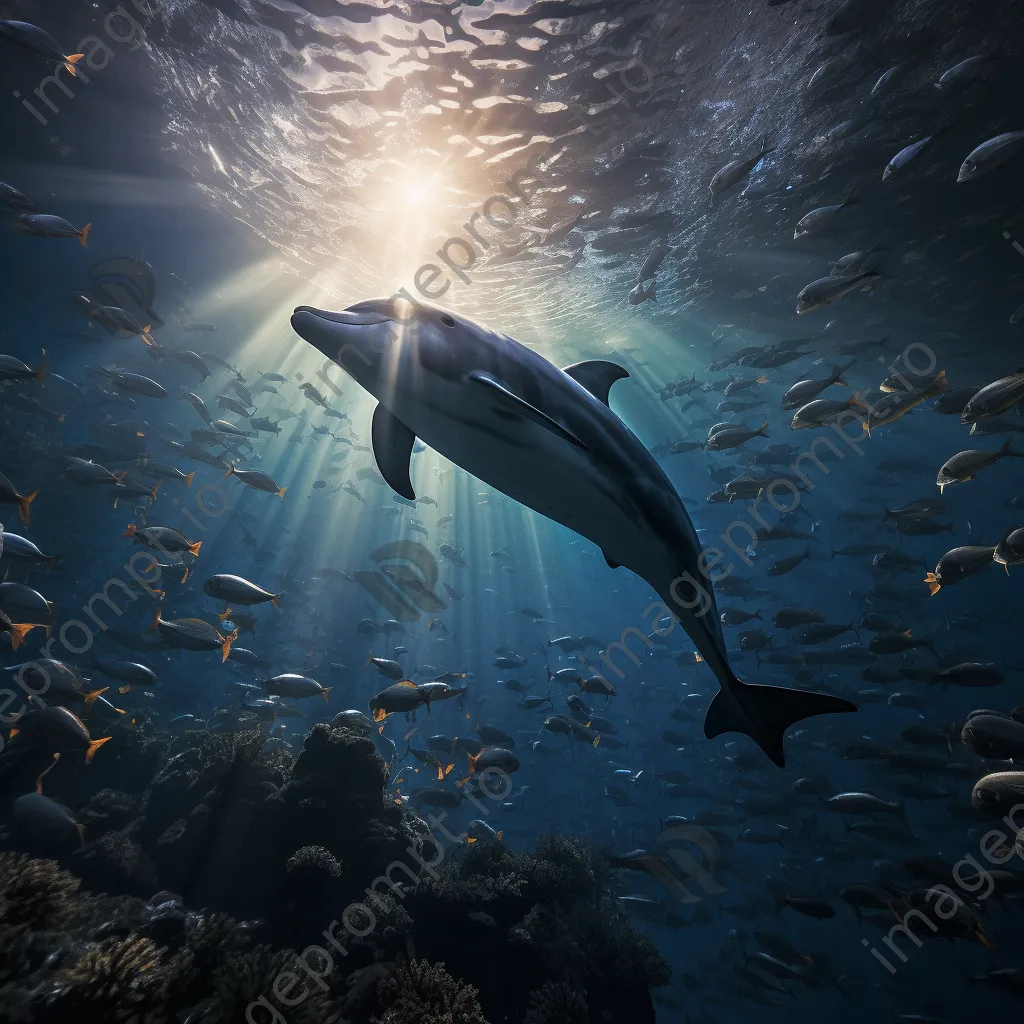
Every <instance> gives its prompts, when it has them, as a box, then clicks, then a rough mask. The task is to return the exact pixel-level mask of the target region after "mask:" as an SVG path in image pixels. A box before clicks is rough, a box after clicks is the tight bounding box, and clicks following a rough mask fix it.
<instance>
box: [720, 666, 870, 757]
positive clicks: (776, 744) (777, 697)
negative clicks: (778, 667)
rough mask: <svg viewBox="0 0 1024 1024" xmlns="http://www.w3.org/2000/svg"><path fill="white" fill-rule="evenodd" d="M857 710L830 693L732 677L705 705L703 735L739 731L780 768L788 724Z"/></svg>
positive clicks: (783, 755) (854, 706)
mask: <svg viewBox="0 0 1024 1024" xmlns="http://www.w3.org/2000/svg"><path fill="white" fill-rule="evenodd" d="M856 710H857V705H856V704H852V703H850V701H848V700H844V699H843V698H842V697H834V696H832V694H830V693H815V692H814V691H812V690H791V689H789V688H788V687H785V686H759V685H756V684H754V683H744V682H742V681H741V680H739V679H737V678H736V677H735V676H733V677H732V679H731V680H729V682H728V683H727V684H726V685H723V686H722V689H721V690H719V692H718V693H717V694H716V695H715V699H714V700H713V701H712V702H711V705H710V706H709V707H708V711H707V715H706V716H705V717H704V735H705V736H706V737H707V738H708V739H709V740H711V739H714V738H715V737H716V736H720V735H721V734H722V733H724V732H742V733H744V734H745V735H747V736H749V737H750V738H751V739H752V740H753V741H754V742H755V743H756V744H757V745H758V746H759V747H760V748H761V749H762V750H763V751H764V752H765V753H766V754H767V755H768V756H769V757H770V758H771V759H772V760H773V761H774V762H775V763H776V764H777V765H778V766H779V767H780V768H783V767H785V764H786V754H785V751H784V750H783V745H782V739H783V736H784V735H785V733H786V730H787V729H788V728H789V727H790V726H791V725H795V724H796V723H797V722H800V721H803V719H805V718H811V717H813V716H814V715H833V714H840V713H841V712H844V711H856Z"/></svg>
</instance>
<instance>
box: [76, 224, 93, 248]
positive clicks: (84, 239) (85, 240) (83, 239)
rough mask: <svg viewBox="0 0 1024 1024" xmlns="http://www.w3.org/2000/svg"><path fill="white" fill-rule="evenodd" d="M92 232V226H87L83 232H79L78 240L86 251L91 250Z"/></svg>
mask: <svg viewBox="0 0 1024 1024" xmlns="http://www.w3.org/2000/svg"><path fill="white" fill-rule="evenodd" d="M91 230H92V225H91V224H86V225H85V227H84V228H82V230H81V231H79V232H78V240H79V242H81V243H82V247H83V248H85V249H88V248H89V241H88V239H89V232H90V231H91Z"/></svg>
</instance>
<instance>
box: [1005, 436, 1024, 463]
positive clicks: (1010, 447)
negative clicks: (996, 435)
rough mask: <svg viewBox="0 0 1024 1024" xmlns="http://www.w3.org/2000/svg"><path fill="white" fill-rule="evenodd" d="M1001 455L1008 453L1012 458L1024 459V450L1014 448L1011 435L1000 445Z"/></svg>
mask: <svg viewBox="0 0 1024 1024" xmlns="http://www.w3.org/2000/svg"><path fill="white" fill-rule="evenodd" d="M999 455H1000V457H1002V456H1004V455H1008V456H1009V457H1010V458H1011V459H1024V452H1015V451H1014V450H1013V440H1012V439H1011V438H1009V437H1008V438H1007V439H1006V440H1005V441H1004V442H1003V443H1002V444H1001V445H1000V446H999Z"/></svg>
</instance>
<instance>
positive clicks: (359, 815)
mask: <svg viewBox="0 0 1024 1024" xmlns="http://www.w3.org/2000/svg"><path fill="white" fill-rule="evenodd" d="M108 746H109V745H108ZM145 746H146V749H147V750H154V749H159V750H160V751H161V754H160V757H159V759H157V760H155V761H154V762H153V763H152V764H151V765H149V770H150V774H149V775H148V776H147V777H145V778H143V777H140V776H136V777H134V778H133V779H132V780H131V784H130V785H128V784H125V785H124V786H122V787H118V788H113V787H111V785H110V784H109V783H110V780H109V779H104V778H103V776H102V774H101V773H95V774H92V775H91V774H90V772H91V771H92V769H93V768H94V767H95V766H89V771H82V770H80V766H75V767H76V768H78V769H79V770H77V771H76V772H75V774H74V778H72V777H71V774H70V773H64V774H63V775H61V776H58V777H57V778H56V780H55V785H54V786H53V787H52V788H53V791H54V799H59V800H61V801H62V802H64V803H66V804H67V806H68V808H69V812H71V813H74V814H75V820H79V821H81V822H82V823H83V824H84V826H85V842H84V843H83V844H82V845H81V846H74V847H72V848H70V849H68V850H67V851H64V852H61V853H60V856H59V858H58V860H57V861H53V860H49V861H46V860H34V859H32V858H31V857H28V856H24V855H22V854H20V853H7V854H2V855H0V953H2V952H3V951H8V952H9V957H8V964H9V965H11V966H10V968H9V969H8V970H7V971H6V972H3V971H0V978H3V984H4V988H3V989H0V1001H2V1003H3V1005H5V1006H10V1007H12V1008H13V1009H14V1011H15V1012H17V1013H19V1014H21V1015H23V1016H25V1017H30V1018H31V1019H33V1020H36V1021H40V1022H47V1021H51V1020H53V1021H57V1020H64V1019H67V1018H68V1017H69V1016H70V1015H72V1014H81V1013H82V1012H83V1011H84V1012H86V1013H87V1014H89V1015H90V1016H96V1015H100V1016H102V1018H103V1019H107V1020H111V1021H120V1020H125V1021H128V1020H132V1019H135V1020H143V1019H144V1020H146V1021H147V1024H148V1022H150V1021H153V1022H157V1024H162V1022H164V1021H167V1022H168V1024H171V1022H172V1021H173V1022H175V1024H179V1022H180V1021H181V1020H184V1019H188V1020H189V1021H190V1024H199V1022H209V1024H213V1022H221V1021H223V1022H225V1024H234V1022H235V1021H241V1020H245V1019H246V1018H245V1014H246V1010H247V1007H249V1005H250V1004H251V1003H253V1002H254V1001H258V1000H260V999H272V998H273V992H274V987H273V986H274V982H275V979H276V978H277V976H278V975H279V974H280V973H281V972H284V971H287V970H288V969H289V966H291V967H292V968H294V965H295V956H296V954H294V953H291V952H289V949H291V948H295V949H300V950H301V949H304V948H305V947H307V946H309V945H311V944H316V943H317V941H318V939H320V937H321V935H322V933H323V930H324V928H325V927H326V926H327V925H328V924H329V923H330V915H332V914H333V915H334V916H336V917H337V916H340V911H341V909H343V908H345V907H346V906H350V905H354V904H362V905H363V906H364V908H366V911H367V912H368V913H370V914H372V917H373V920H372V921H370V920H367V921H366V922H363V923H362V924H361V925H360V926H359V927H357V928H355V929H348V930H346V929H344V928H339V929H338V930H337V933H336V937H337V940H338V942H339V943H340V944H341V948H343V949H344V950H345V957H344V959H343V960H342V959H340V958H338V957H335V963H334V966H333V969H332V970H331V972H330V974H329V976H328V978H327V980H326V981H325V987H324V988H321V987H319V986H315V987H312V986H311V987H310V994H309V998H307V999H305V1000H304V1001H303V1002H302V1003H301V1005H299V1006H297V1007H294V1008H290V1010H289V1014H288V1020H289V1024H294V1022H299V1024H305V1022H307V1021H308V1022H310V1024H312V1022H314V1021H316V1022H321V1021H336V1022H337V1024H374V1022H380V1024H384V1022H387V1024H425V1022H428V1021H442V1020H443V1021H445V1022H452V1024H486V1022H487V1021H488V1020H490V1021H498V1020H506V1019H512V1018H515V1019H520V1020H524V1021H529V1024H547V1022H548V1021H549V1020H550V1021H554V1020H559V1021H560V1022H562V1024H576V1021H577V1020H580V1021H584V1020H588V1019H591V1020H594V1019H600V1020H602V1021H603V1022H607V1024H625V1022H627V1021H628V1022H629V1024H647V1022H649V1021H652V1020H653V1010H652V1008H651V1006H652V1004H651V1000H650V995H649V992H648V989H649V988H650V987H652V986H657V985H661V984H664V983H665V981H666V980H667V979H668V976H669V970H668V966H667V964H665V962H664V961H663V960H662V959H661V957H660V956H659V955H658V953H657V952H656V950H655V948H654V946H653V943H651V942H650V940H648V939H647V938H646V937H645V936H642V935H640V934H639V933H637V932H636V931H634V930H633V929H632V927H631V925H630V924H629V922H628V921H627V920H626V919H625V918H623V917H621V916H620V915H619V913H618V912H617V911H616V910H615V903H614V901H613V900H612V899H611V898H610V893H611V875H610V873H609V869H608V866H607V864H606V862H605V859H604V857H603V856H602V855H601V854H600V853H598V852H597V851H596V850H594V849H592V848H591V847H589V846H587V845H586V844H585V843H583V842H580V841H578V840H574V839H568V838H564V837H544V838H542V839H540V840H539V841H538V843H537V845H536V849H535V850H534V851H533V852H530V853H527V852H520V851H513V850H510V849H508V848H507V847H506V846H504V845H503V844H502V843H500V842H481V843H477V844H474V845H471V846H461V845H460V846H456V847H454V848H449V849H448V850H443V849H442V847H441V846H440V845H439V840H438V839H435V838H434V836H433V835H432V833H431V831H430V829H429V827H428V825H427V823H426V822H425V821H424V820H423V819H422V818H420V817H419V816H418V815H417V814H415V813H414V812H413V811H412V810H411V809H410V808H408V807H407V806H405V805H404V804H402V803H400V802H397V801H394V800H391V799H389V798H388V797H387V794H386V789H385V785H386V781H387V766H386V765H385V763H384V761H383V759H382V758H381V756H380V754H379V753H378V752H377V750H376V748H375V747H374V744H373V743H372V741H371V740H369V739H368V738H367V737H366V736H365V735H364V734H363V732H362V730H360V729H357V728H353V727H352V726H351V725H350V724H349V723H347V722H345V721H344V720H343V721H342V722H341V723H340V724H339V726H337V727H332V726H327V725H322V724H321V725H317V726H314V728H313V729H311V730H310V732H309V734H308V735H307V737H306V740H305V742H304V744H303V748H302V751H301V752H300V753H299V755H298V757H292V755H291V754H290V753H287V752H284V751H273V750H272V751H267V750H264V749H263V745H262V742H261V740H260V737H259V735H258V733H256V732H255V731H254V732H249V733H238V734H230V733H220V734H209V733H202V734H197V735H191V734H189V735H183V736H176V737H174V738H171V739H167V738H160V737H157V736H150V737H149V738H148V740H147V741H146V744H145ZM4 753H5V754H6V753H7V751H5V752H4ZM98 761H99V759H97V762H98ZM8 766H9V768H10V770H11V771H12V772H16V773H17V774H18V775H19V778H18V781H17V783H12V782H11V781H10V779H5V778H3V775H4V766H3V765H2V764H0V779H3V781H4V782H6V783H9V784H10V786H11V787H12V788H13V790H14V791H15V792H18V791H19V790H20V787H21V786H22V781H21V778H20V776H21V775H25V776H27V775H28V774H30V773H31V772H32V771H36V770H37V767H38V766H37V765H36V764H35V763H32V764H28V763H24V764H23V763H22V759H21V758H20V757H19V758H18V759H11V760H10V761H9V762H8ZM60 766H61V767H63V762H61V765H60ZM53 775H55V776H56V775H57V772H56V771H54V773H53ZM83 777H84V778H85V780H86V781H85V782H83V781H82V779H83ZM50 778H51V776H47V781H49V780H50ZM90 779H94V780H95V782H96V783H97V784H98V785H97V788H95V789H93V790H91V791H90V790H89V788H88V782H89V780H90ZM0 829H2V831H0V841H3V842H9V841H10V839H11V836H12V833H11V829H10V825H9V824H8V823H4V822H0ZM395 864H400V865H401V866H402V870H400V871H396V870H395ZM425 865H430V868H429V870H428V869H427V868H426V867H425ZM65 866H66V867H67V868H68V869H70V870H65ZM389 872H390V873H389ZM384 879H386V881H387V885H386V886H385V885H383V884H382V881H383V880H384ZM82 882H84V883H85V885H84V888H83V886H82ZM371 887H372V889H373V897H372V899H371V900H369V901H367V895H366V893H367V889H368V888H371ZM85 890H89V891H88V892H87V891H85ZM175 894H180V895H175ZM138 897H148V902H144V901H143V900H142V899H139V898H138ZM326 908H329V909H326ZM246 920H248V921H251V922H253V923H251V924H246V923H245V921H246ZM257 940H258V941H259V943H260V944H259V945H254V942H256V941H257ZM435 957H436V960H435ZM441 959H443V960H444V965H447V966H444V965H443V964H441V963H440V962H438V961H440V960H441ZM494 963H502V964H503V965H504V967H505V969H503V970H502V971H500V972H495V971H493V970H492V969H491V968H490V967H489V966H488V965H489V964H494ZM587 1014H589V1018H588V1016H587ZM510 1015H511V1017H510ZM528 1015H529V1016H528Z"/></svg>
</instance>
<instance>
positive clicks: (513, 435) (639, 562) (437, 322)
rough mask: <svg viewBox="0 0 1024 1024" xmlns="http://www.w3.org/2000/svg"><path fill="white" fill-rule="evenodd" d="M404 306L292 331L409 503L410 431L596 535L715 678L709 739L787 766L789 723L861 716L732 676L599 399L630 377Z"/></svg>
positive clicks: (695, 581)
mask: <svg viewBox="0 0 1024 1024" xmlns="http://www.w3.org/2000/svg"><path fill="white" fill-rule="evenodd" d="M399 301H400V302H402V300H399ZM398 305H399V304H398V303H395V304H393V303H392V301H391V300H388V299H375V300H370V301H367V302H360V303H357V304H356V305H354V306H350V307H349V308H348V309H346V310H344V311H342V312H338V313H332V312H325V311H323V310H318V309H313V308H311V307H308V306H300V307H299V308H298V309H296V310H295V312H294V314H293V315H292V321H291V322H292V327H293V328H294V329H295V331H296V333H297V334H299V335H300V337H302V338H303V339H305V340H306V341H307V342H309V343H310V344H311V345H313V346H315V347H316V348H317V349H319V350H320V351H321V352H322V353H323V354H324V355H326V356H327V357H328V358H330V359H332V360H334V361H335V362H337V363H338V364H339V365H340V366H341V367H342V369H343V370H345V371H346V372H347V373H349V374H350V375H351V376H352V377H353V378H354V379H355V380H356V381H357V382H358V383H359V384H361V385H362V386H363V387H364V388H365V389H366V390H367V391H369V392H370V394H372V395H373V396H374V397H375V398H376V399H377V401H378V405H377V408H376V410H375V412H374V415H373V426H372V440H373V452H374V456H375V458H376V460H377V465H378V467H379V468H380V471H381V474H382V475H383V476H384V479H385V480H386V481H387V482H388V483H389V484H390V485H391V487H392V488H393V489H394V490H395V491H396V492H397V493H399V494H401V495H403V496H404V497H406V498H410V499H411V498H413V497H414V496H415V494H414V491H413V487H412V482H411V480H410V476H409V458H410V455H411V453H412V447H413V443H414V442H415V439H416V438H417V437H419V438H420V439H421V440H422V441H423V442H424V443H425V444H428V445H430V447H432V448H433V449H434V450H435V451H437V452H440V453H441V454H442V455H444V456H445V457H446V458H448V459H450V460H451V461H452V462H454V463H455V464H456V465H459V466H461V467H462V468H463V469H464V470H466V471H467V472H469V473H472V474H473V475H474V476H476V477H479V478H480V479H481V480H483V481H485V482H486V483H488V484H490V485H491V486H492V487H495V488H497V489H498V490H500V491H502V492H504V493H505V494H507V495H508V496H509V497H511V498H514V499H515V500H516V501H519V502H521V503H522V504H524V505H526V506H528V507H529V508H531V509H533V510H534V511H536V512H540V513H541V514H542V515H545V516H548V517H549V518H551V519H554V520H555V521H556V522H558V523H561V524H562V525H563V526H567V527H569V529H571V530H574V531H575V532H576V533H578V534H580V535H582V536H584V537H586V538H588V539H589V540H592V541H593V542H594V543H595V544H597V545H598V546H599V547H600V548H601V550H602V551H603V552H604V556H605V559H606V560H607V562H608V564H609V565H611V566H613V567H617V566H625V567H627V568H629V569H632V570H633V572H635V573H636V574H637V575H639V576H640V577H641V578H643V579H644V580H646V581H647V582H648V583H649V584H650V585H651V586H652V587H653V588H654V589H655V591H656V592H657V593H658V595H659V596H660V597H661V599H662V601H664V602H665V604H666V605H667V606H668V608H669V609H670V610H671V611H672V612H673V614H674V615H675V616H676V618H678V620H679V621H680V623H681V624H682V626H683V628H684V629H685V630H686V632H687V634H688V635H689V637H690V639H691V640H692V641H693V644H694V647H696V649H697V651H698V653H699V654H700V656H701V657H702V658H703V659H704V661H705V662H706V663H707V664H708V666H709V667H710V668H711V670H712V671H713V672H714V674H715V676H716V677H717V679H718V682H719V685H720V687H721V689H720V691H719V693H718V694H717V695H716V696H715V698H714V700H713V701H712V702H711V705H710V707H709V708H708V712H707V716H706V718H705V720H704V734H705V736H707V737H708V738H709V739H710V738H713V737H715V736H718V735H720V734H722V733H726V732H742V733H745V734H746V735H748V736H750V737H752V738H753V739H754V740H755V741H756V742H757V743H758V744H759V745H760V747H761V749H762V750H764V752H765V753H766V754H767V755H768V756H769V757H770V758H771V759H772V760H773V761H774V762H775V763H776V764H777V765H779V766H780V767H781V766H782V765H784V764H785V754H784V751H783V735H784V734H785V731H786V729H787V728H789V726H791V725H793V724H794V723H795V722H799V721H801V720H802V719H804V718H810V717H811V716H813V715H823V714H830V713H834V712H841V711H856V710H857V708H856V705H854V704H851V703H850V702H849V701H847V700H843V699H842V698H840V697H835V696H832V695H831V694H824V693H813V692H810V691H807V690H795V689H788V688H785V687H778V686H760V685H754V684H751V683H744V682H742V681H741V680H739V679H738V678H737V677H736V675H735V674H734V673H733V671H732V669H731V668H730V667H729V663H728V659H727V656H726V650H725V641H724V638H723V636H722V628H721V623H720V621H719V614H718V609H717V607H716V605H715V598H714V593H713V591H712V588H711V584H710V582H709V580H708V578H707V577H708V570H707V566H706V563H705V562H704V561H702V559H701V555H702V552H701V547H700V542H699V541H698V539H697V534H696V531H695V530H694V528H693V524H692V523H691V522H690V517H689V516H688V515H687V513H686V509H685V508H684V507H683V504H682V502H681V501H680V499H679V496H678V495H677V494H676V492H675V490H674V489H673V487H672V484H671V483H670V481H669V479H668V477H667V476H666V475H665V473H664V472H663V471H662V469H661V467H660V466H659V465H658V463H657V462H656V461H655V459H654V457H653V456H652V455H651V454H650V452H648V451H647V449H646V448H645V447H644V446H643V445H642V444H641V443H640V441H639V440H638V438H637V437H635V436H634V434H633V433H632V432H631V431H630V430H629V428H628V427H626V425H625V424H624V423H623V422H622V420H620V419H619V417H618V416H616V415H615V413H613V412H612V411H611V409H610V408H609V406H608V391H609V389H610V387H611V385H612V384H613V383H614V382H615V381H616V380H619V379H621V378H622V377H627V376H628V373H627V372H626V370H624V369H623V368H622V367H621V366H617V365H616V364H615V363H611V362H606V361H605V360H589V361H587V362H582V363H576V364H574V365H572V366H567V367H566V368H565V369H564V370H560V369H558V367H556V366H555V365H553V364H552V363H550V362H548V361H547V360H546V359H544V358H543V357H542V356H540V355H538V354H537V353H536V352H534V351H532V350H531V349H528V348H526V347H525V346H524V345H520V344H519V343H518V342H516V341H513V340H512V339H511V338H508V337H506V336H505V335H502V334H498V333H496V332H493V331H490V330H488V329H487V328H484V327H481V326H480V325H479V324H476V323H473V322H472V321H471V320H468V319H466V318H464V317H460V316H456V315H455V314H453V313H450V312H448V311H445V310H442V309H439V308H436V307H433V306H428V305H425V304H421V305H417V306H415V308H414V309H412V310H411V311H410V313H409V315H407V316H405V315H402V314H401V311H400V310H399V308H398ZM407 305H410V306H411V304H407Z"/></svg>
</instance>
